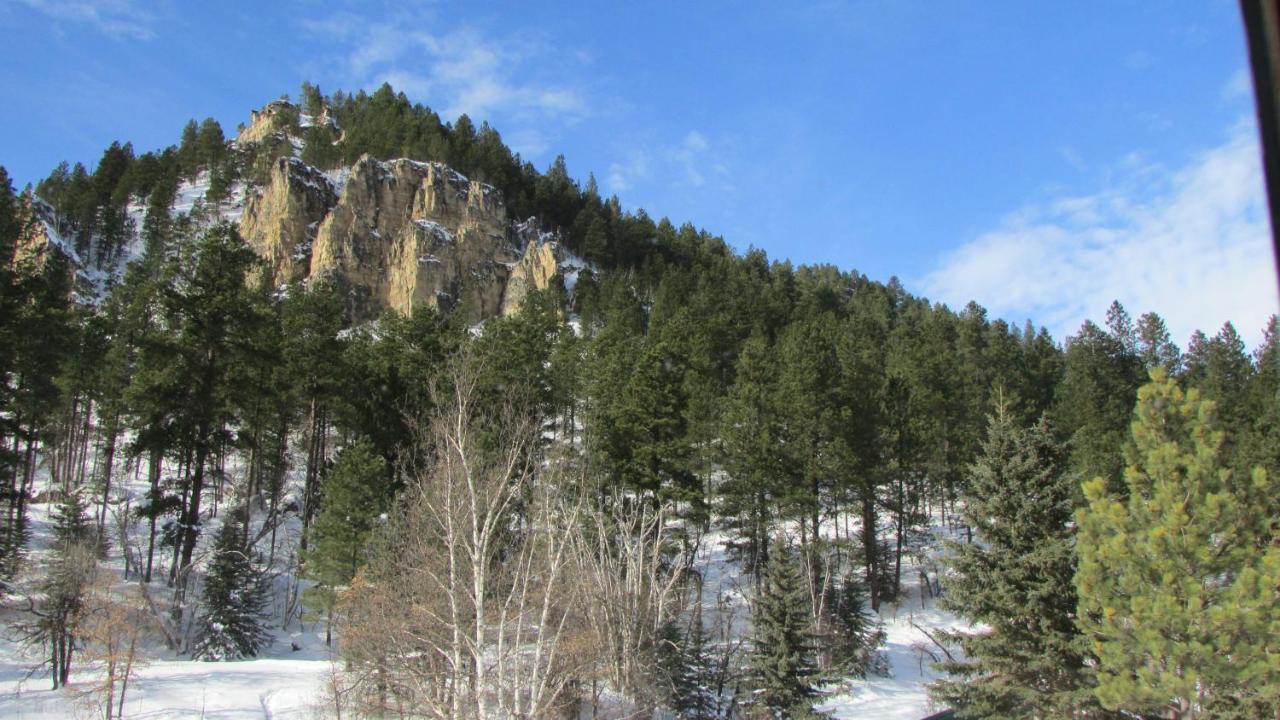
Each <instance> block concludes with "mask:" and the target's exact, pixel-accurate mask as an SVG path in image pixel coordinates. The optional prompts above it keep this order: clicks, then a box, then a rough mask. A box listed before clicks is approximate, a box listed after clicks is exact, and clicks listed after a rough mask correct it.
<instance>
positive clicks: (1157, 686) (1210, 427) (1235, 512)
mask: <svg viewBox="0 0 1280 720" xmlns="http://www.w3.org/2000/svg"><path fill="white" fill-rule="evenodd" d="M1151 378H1152V382H1151V383H1150V384H1148V385H1146V386H1144V387H1143V388H1142V389H1141V390H1140V391H1139V395H1138V406H1137V409H1136V411H1135V415H1136V419H1135V420H1134V423H1133V427H1132V435H1133V439H1132V445H1131V450H1130V452H1129V453H1128V455H1129V458H1128V460H1129V462H1128V467H1127V469H1126V470H1125V484H1126V490H1127V497H1121V496H1119V495H1117V494H1114V493H1110V492H1108V490H1107V486H1106V483H1105V482H1104V481H1103V480H1102V479H1101V478H1095V479H1093V480H1091V481H1089V482H1088V483H1086V484H1085V487H1084V490H1085V495H1086V498H1087V501H1088V507H1086V508H1085V509H1082V510H1081V511H1079V512H1078V513H1077V516H1076V517H1077V522H1078V524H1079V528H1080V530H1079V557H1080V566H1079V569H1078V571H1077V573H1076V586H1077V588H1078V592H1079V598H1080V620H1079V622H1080V625H1081V628H1082V629H1083V630H1084V632H1085V633H1087V635H1088V637H1089V639H1090V641H1091V642H1092V644H1093V648H1094V649H1095V650H1096V652H1097V655H1098V666H1097V667H1098V688H1097V696H1098V699H1099V700H1101V702H1102V704H1103V706H1105V707H1107V708H1111V709H1117V710H1123V711H1125V712H1126V713H1130V714H1146V715H1156V714H1160V715H1162V716H1163V717H1173V718H1197V717H1241V718H1243V717H1275V716H1276V714H1277V712H1280V690H1278V688H1280V663H1277V662H1276V658H1277V656H1278V655H1280V634H1278V633H1277V632H1276V629H1277V628H1280V603H1278V602H1277V601H1276V588H1277V587H1280V546H1278V545H1276V543H1275V523H1274V518H1267V517H1265V516H1264V517H1259V515H1260V514H1263V515H1265V508H1266V507H1267V505H1268V503H1269V502H1270V498H1273V497H1275V495H1276V494H1277V492H1278V491H1280V488H1278V487H1277V486H1276V483H1275V482H1274V479H1269V478H1268V477H1267V474H1266V472H1265V471H1264V470H1262V469H1261V468H1258V469H1256V470H1255V471H1254V472H1253V473H1251V474H1250V475H1249V476H1244V475H1236V474H1233V473H1231V472H1230V471H1229V470H1227V469H1226V467H1225V463H1224V461H1223V460H1222V458H1221V457H1220V450H1219V449H1220V447H1221V445H1222V441H1223V434H1222V433H1221V432H1219V431H1218V430H1217V429H1216V428H1217V426H1216V421H1215V418H1214V405H1213V403H1212V402H1210V401H1206V400H1201V399H1200V396H1199V393H1198V392H1197V391H1196V390H1195V389H1192V390H1190V391H1188V392H1186V393H1185V394H1184V393H1183V391H1182V390H1181V389H1180V388H1179V387H1178V385H1177V384H1176V383H1175V382H1174V381H1173V380H1171V379H1169V378H1168V377H1167V376H1166V375H1165V373H1164V371H1163V370H1156V371H1154V372H1152V374H1151Z"/></svg>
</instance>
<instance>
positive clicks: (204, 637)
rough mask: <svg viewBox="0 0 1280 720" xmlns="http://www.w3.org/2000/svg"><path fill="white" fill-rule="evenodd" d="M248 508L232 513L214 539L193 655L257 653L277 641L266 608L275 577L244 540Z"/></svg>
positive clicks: (218, 657) (202, 657)
mask: <svg viewBox="0 0 1280 720" xmlns="http://www.w3.org/2000/svg"><path fill="white" fill-rule="evenodd" d="M244 522H245V520H244V518H243V511H242V510H237V511H233V512H231V513H228V516H227V518H226V520H225V521H224V522H223V524H222V527H221V528H219V530H218V535H217V537H216V538H215V539H214V543H213V557H212V559H211V560H210V561H209V568H208V571H207V573H206V574H205V581H204V593H203V595H202V596H201V604H202V608H203V609H202V611H201V615H200V619H199V622H198V627H199V634H198V636H197V638H196V642H195V646H194V647H193V648H192V650H191V656H192V657H193V658H195V659H197V660H212V661H221V660H238V659H240V658H244V657H255V656H256V655H257V654H258V651H259V650H261V649H262V648H263V646H265V645H266V644H267V643H269V642H271V633H269V632H268V631H267V624H266V623H267V617H266V611H267V608H268V607H269V604H270V600H271V578H270V577H269V576H268V575H267V574H266V573H265V571H264V569H263V567H262V558H261V556H260V555H259V554H258V553H257V551H255V550H254V549H253V548H252V547H248V546H246V545H245V541H244Z"/></svg>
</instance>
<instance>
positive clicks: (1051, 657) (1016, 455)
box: [931, 403, 1097, 718]
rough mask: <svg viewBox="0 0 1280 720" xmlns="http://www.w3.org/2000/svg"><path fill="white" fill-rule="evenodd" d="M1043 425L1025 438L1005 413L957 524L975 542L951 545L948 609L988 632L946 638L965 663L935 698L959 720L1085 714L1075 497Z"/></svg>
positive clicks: (991, 430)
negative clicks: (954, 643)
mask: <svg viewBox="0 0 1280 720" xmlns="http://www.w3.org/2000/svg"><path fill="white" fill-rule="evenodd" d="M1065 464H1066V463H1065V457H1064V453H1063V452H1062V450H1061V448H1060V447H1059V446H1058V445H1057V443H1055V442H1054V441H1053V439H1052V437H1051V436H1050V435H1049V432H1048V430H1047V428H1046V427H1045V425H1044V423H1041V424H1039V425H1036V426H1034V427H1031V428H1027V429H1021V428H1019V427H1017V425H1016V424H1015V421H1014V418H1013V415H1012V413H1011V412H1010V411H1009V408H1008V406H1007V405H1005V404H1003V403H1002V404H1001V405H999V406H998V407H997V408H996V412H995V414H994V415H993V416H992V417H991V419H990V422H989V425H988V430H987V438H986V440H985V441H984V443H983V444H982V455H981V456H979V458H978V460H977V462H975V463H974V464H973V466H972V467H971V468H970V470H969V482H968V486H969V488H968V492H967V493H966V495H965V505H964V510H963V516H964V519H965V522H966V523H968V524H969V525H971V526H972V527H973V528H974V529H975V531H976V534H977V537H976V542H974V543H963V544H962V543H951V544H950V545H949V546H948V551H949V559H948V563H949V564H950V565H951V567H952V569H953V570H954V574H953V576H952V577H951V579H950V580H949V582H948V586H947V593H946V594H945V595H943V596H942V600H941V604H942V606H943V607H944V608H946V609H948V610H951V611H952V612H955V613H957V614H959V615H962V616H964V617H965V618H967V619H969V620H970V621H971V622H973V623H975V624H981V625H985V626H987V627H988V628H989V629H988V630H985V631H982V632H977V633H958V634H955V635H954V636H953V637H954V638H955V640H956V641H957V642H958V643H959V645H960V647H961V648H962V649H963V650H964V653H965V659H964V660H963V661H956V662H949V663H944V664H943V668H944V669H945V670H947V671H948V672H949V673H951V674H952V675H953V676H955V678H956V679H954V680H945V681H942V682H940V683H938V684H936V685H935V686H934V687H933V688H932V689H931V692H932V694H933V695H934V697H935V698H937V699H938V700H940V701H941V702H943V703H945V704H947V705H949V706H951V707H952V708H955V709H956V710H957V711H958V712H959V714H960V716H961V717H974V718H985V717H1002V718H1045V717H1072V716H1076V715H1078V714H1079V713H1080V712H1082V711H1086V710H1088V711H1096V709H1097V708H1096V706H1093V703H1092V702H1091V701H1092V697H1091V690H1092V680H1091V677H1090V673H1089V670H1088V668H1089V660H1090V657H1089V653H1088V648H1087V645H1086V643H1085V639H1084V638H1083V637H1082V636H1081V634H1080V632H1079V630H1078V629H1077V628H1076V624H1075V611H1076V597H1075V591H1074V585H1073V584H1072V576H1073V573H1074V572H1075V565H1076V562H1075V553H1074V551H1073V532H1072V513H1073V510H1074V508H1075V504H1076V496H1077V490H1076V487H1075V480H1074V479H1073V477H1074V476H1072V475H1070V474H1068V473H1067V472H1066V471H1065V470H1066V468H1065Z"/></svg>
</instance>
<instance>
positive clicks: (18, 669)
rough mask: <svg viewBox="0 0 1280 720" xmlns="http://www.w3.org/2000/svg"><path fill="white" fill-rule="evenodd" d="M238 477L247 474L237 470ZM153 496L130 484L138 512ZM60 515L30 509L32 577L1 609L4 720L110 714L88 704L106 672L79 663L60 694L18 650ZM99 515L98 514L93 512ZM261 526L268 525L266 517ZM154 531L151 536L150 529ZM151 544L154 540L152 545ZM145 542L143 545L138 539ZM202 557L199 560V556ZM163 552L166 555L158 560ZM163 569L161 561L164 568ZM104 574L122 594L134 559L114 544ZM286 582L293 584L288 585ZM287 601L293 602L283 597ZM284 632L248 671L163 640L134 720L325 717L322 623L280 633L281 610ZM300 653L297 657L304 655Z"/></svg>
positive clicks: (39, 486)
mask: <svg viewBox="0 0 1280 720" xmlns="http://www.w3.org/2000/svg"><path fill="white" fill-rule="evenodd" d="M228 470H229V472H232V473H235V472H237V469H236V468H235V467H234V466H233V467H229V468H228ZM39 475H40V477H39V479H38V480H37V482H36V490H37V492H39V491H41V490H43V489H44V487H45V482H46V481H45V479H44V478H43V475H44V473H43V471H42V472H41V473H40V474H39ZM145 491H146V486H145V483H144V482H142V481H140V480H139V479H138V478H137V477H136V476H135V477H133V478H131V479H130V480H129V481H128V482H126V483H125V485H124V487H123V490H122V492H121V493H120V496H121V497H123V496H125V495H127V496H129V497H130V498H131V499H132V502H134V503H136V502H137V499H138V498H140V497H141V496H142V495H143V494H144V493H145ZM53 508H54V506H53V505H52V504H46V503H34V504H32V505H31V506H30V510H29V512H30V514H29V519H30V520H29V523H30V524H29V525H28V528H29V531H30V533H31V540H30V542H29V544H28V548H29V551H28V553H27V556H26V559H25V561H24V571H23V572H22V573H20V575H19V577H18V578H16V580H15V583H14V586H13V587H12V588H11V592H10V594H9V595H8V596H7V597H5V598H4V603H3V609H0V718H4V719H8V718H81V717H83V718H91V717H102V713H101V712H100V711H99V710H98V709H97V708H96V706H95V705H94V701H93V699H92V698H91V697H88V696H87V695H88V693H87V691H88V689H89V688H90V687H91V686H92V685H93V684H94V682H95V681H97V680H99V679H100V677H101V673H100V672H98V668H95V667H92V666H89V665H86V664H84V663H82V662H77V661H76V658H75V657H73V662H72V674H71V678H70V686H69V687H67V688H64V689H61V690H57V691H54V690H51V689H50V680H49V672H48V670H47V669H41V670H40V671H38V672H36V673H34V674H33V673H32V668H33V667H35V666H37V665H38V664H39V663H40V661H41V659H42V658H41V657H40V652H39V648H26V647H24V646H22V645H21V644H20V643H19V642H18V632H17V630H16V629H15V628H14V627H13V625H14V622H15V621H27V622H29V621H30V619H31V617H30V615H29V614H28V613H26V611H25V608H26V603H25V601H24V599H23V598H24V596H25V595H26V594H28V593H29V592H30V591H31V585H32V583H33V581H34V580H35V579H36V577H37V576H38V575H40V574H42V573H43V569H44V568H45V567H47V565H48V554H49V551H48V550H47V548H48V547H49V545H50V541H51V538H52V535H53V528H52V523H51V519H50V513H51V512H52V511H53ZM91 513H92V509H91ZM257 519H258V520H259V521H260V520H261V518H260V517H259V518H257ZM217 523H218V520H216V519H215V520H214V521H212V522H210V523H208V529H207V532H205V533H203V534H202V535H201V546H202V547H203V546H204V545H205V544H206V543H208V542H211V541H212V538H213V536H214V535H215V534H216V527H217ZM144 532H145V530H144ZM296 532H297V528H296V523H291V524H289V525H286V526H282V528H281V530H280V536H281V538H282V543H281V546H282V547H287V546H288V545H289V544H290V543H293V544H296V537H292V536H293V535H294V534H295V533H296ZM143 539H144V540H145V538H143ZM135 541H136V538H135ZM199 552H200V551H198V553H197V554H199ZM159 555H161V553H157V556H159ZM159 562H160V561H159V560H157V563H158V567H161V566H160V565H159ZM103 565H104V569H105V570H106V571H108V572H111V573H114V574H115V575H116V578H117V581H118V582H117V588H123V587H125V585H124V583H123V582H122V581H120V576H121V575H122V573H123V568H124V558H123V555H122V554H121V553H120V552H119V548H118V543H113V545H112V550H111V551H110V552H109V554H108V557H107V560H106V562H105V563H104V564H103ZM287 566H288V558H287V557H285V556H284V553H283V552H282V553H280V554H279V555H278V556H277V562H276V566H275V569H276V570H277V571H280V572H283V571H285V570H287ZM163 574H164V573H162V572H160V571H159V570H158V571H157V575H156V576H155V578H154V581H153V582H152V584H151V593H152V596H153V597H154V598H155V599H156V601H157V603H159V604H161V605H163V604H164V603H165V602H167V600H168V598H169V593H170V592H171V590H169V589H167V588H165V584H164V581H163V579H161V578H162V577H163ZM277 582H279V583H286V582H287V578H286V577H281V578H280V579H279V580H278V581H277ZM281 594H283V593H281ZM273 612H274V625H273V627H272V628H271V629H272V631H273V632H274V633H275V639H274V641H273V642H272V644H271V645H270V646H269V647H267V648H265V649H264V651H263V652H262V653H261V655H260V656H259V657H258V658H256V659H251V660H245V661H239V662H221V663H218V662H200V661H194V660H191V659H189V658H187V657H186V656H179V655H177V654H176V653H174V652H172V651H170V650H168V649H167V648H166V647H165V646H164V644H163V641H162V640H161V639H160V638H158V637H154V638H152V640H151V642H150V643H149V644H148V646H147V647H146V648H144V649H143V652H142V653H141V655H142V657H143V658H144V659H145V660H144V662H145V664H144V666H143V667H141V668H139V669H138V670H137V674H136V675H135V676H134V679H133V680H131V681H130V684H129V687H128V690H127V693H126V697H125V706H124V717H126V718H156V719H159V718H227V719H230V718H263V717H266V718H277V719H283V718H294V719H300V718H323V717H329V716H330V714H329V713H326V712H324V711H323V710H322V707H323V704H324V699H325V692H324V688H325V687H326V683H325V678H326V677H329V675H330V673H331V672H332V664H331V663H330V660H329V658H330V653H329V650H328V648H327V647H326V646H325V644H324V628H323V625H321V624H314V623H306V624H305V625H302V626H300V625H299V623H298V620H297V619H296V616H294V618H292V619H291V620H290V622H289V623H288V626H287V628H285V629H281V628H280V620H281V617H282V615H283V608H282V607H280V606H279V603H277V606H276V607H274V608H273ZM295 645H296V646H297V647H298V649H297V650H295V649H294V646H295Z"/></svg>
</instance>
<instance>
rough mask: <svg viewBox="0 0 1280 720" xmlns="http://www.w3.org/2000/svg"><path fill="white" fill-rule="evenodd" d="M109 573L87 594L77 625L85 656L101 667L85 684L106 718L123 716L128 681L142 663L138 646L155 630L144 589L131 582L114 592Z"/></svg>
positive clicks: (86, 694)
mask: <svg viewBox="0 0 1280 720" xmlns="http://www.w3.org/2000/svg"><path fill="white" fill-rule="evenodd" d="M112 578H113V576H112V575H111V574H110V573H100V574H99V575H98V577H97V578H96V579H95V581H94V583H93V584H92V585H91V586H90V587H89V589H88V592H87V593H86V595H85V600H84V604H83V605H82V607H81V611H80V617H79V620H78V626H79V630H80V639H81V641H83V643H84V650H83V655H84V658H85V659H86V660H87V661H88V662H90V663H94V664H95V665H97V666H99V667H100V669H101V672H102V674H101V676H100V677H99V678H98V679H97V680H96V681H94V683H93V684H90V685H89V686H88V687H86V688H83V691H84V693H85V696H86V697H87V698H89V699H90V701H91V702H93V703H94V704H96V705H98V707H99V708H101V710H102V713H103V717H104V718H105V719H106V720H112V718H119V717H123V716H124V698H125V693H126V692H127V691H128V689H129V681H130V680H131V679H132V678H133V677H134V676H135V674H136V672H137V670H138V669H139V668H140V667H141V666H142V665H143V662H142V660H143V659H142V658H141V657H139V655H138V650H139V646H140V645H141V644H143V643H144V642H145V640H146V638H147V637H148V636H149V635H151V634H152V633H154V632H155V625H156V624H155V621H154V619H153V618H152V617H151V614H150V612H149V611H148V609H147V606H146V602H145V600H144V599H143V597H142V594H141V590H140V589H139V588H138V587H137V586H132V585H131V586H128V587H127V588H126V589H124V590H123V591H121V592H115V591H114V590H113V589H112V587H111V583H110V579H112Z"/></svg>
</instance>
